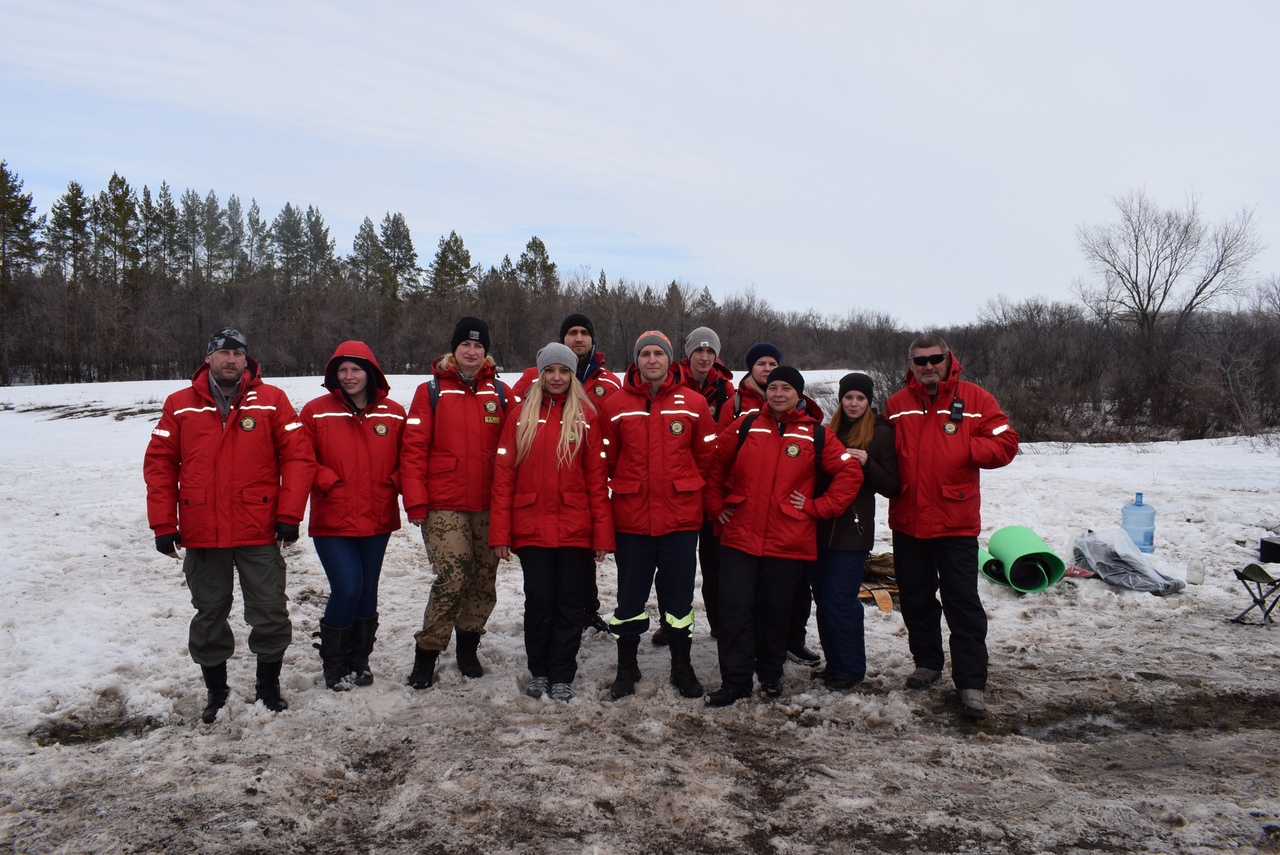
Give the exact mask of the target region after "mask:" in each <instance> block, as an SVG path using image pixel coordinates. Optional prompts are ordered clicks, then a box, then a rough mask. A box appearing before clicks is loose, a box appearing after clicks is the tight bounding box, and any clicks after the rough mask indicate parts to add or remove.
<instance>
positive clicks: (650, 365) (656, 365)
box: [636, 344, 671, 383]
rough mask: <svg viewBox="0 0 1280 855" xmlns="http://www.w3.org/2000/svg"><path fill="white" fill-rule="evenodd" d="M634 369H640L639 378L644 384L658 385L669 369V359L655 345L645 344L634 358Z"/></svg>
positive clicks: (664, 352)
mask: <svg viewBox="0 0 1280 855" xmlns="http://www.w3.org/2000/svg"><path fill="white" fill-rule="evenodd" d="M636 367H637V368H639V369H640V377H641V379H643V380H644V381H645V382H646V383H658V382H661V381H662V380H665V379H666V377H667V372H668V371H669V370H670V369H671V357H669V356H667V352H666V351H665V350H663V349H662V348H660V347H658V346H657V345H656V344H646V345H645V346H644V347H642V348H640V354H639V355H638V356H637V357H636Z"/></svg>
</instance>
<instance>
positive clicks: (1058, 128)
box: [0, 0, 1280, 327]
mask: <svg viewBox="0 0 1280 855" xmlns="http://www.w3.org/2000/svg"><path fill="white" fill-rule="evenodd" d="M0 20H2V21H3V22H4V23H3V26H4V31H5V36H4V47H3V49H0V104H2V105H3V110H2V112H0V115H2V116H3V119H0V158H3V159H5V160H7V161H8V163H9V168H10V169H11V170H13V171H15V172H17V174H18V176H19V177H20V178H21V179H22V180H23V181H24V182H25V185H26V186H25V189H26V190H27V191H28V192H33V193H34V194H35V202H36V205H37V206H38V208H39V210H40V211H41V212H46V211H47V210H48V208H49V206H50V205H51V204H52V203H53V201H54V200H56V198H57V197H58V196H59V195H60V194H61V193H62V192H63V191H64V190H65V188H66V185H67V182H68V181H70V180H76V181H79V182H80V183H81V184H83V185H84V186H85V188H86V189H87V190H89V191H91V192H96V191H97V190H100V189H102V188H103V187H105V185H106V182H107V179H108V178H109V177H110V175H111V173H112V172H113V171H114V172H119V173H120V174H121V175H123V176H124V177H125V178H127V179H128V180H129V182H130V183H131V184H132V185H133V186H134V187H136V188H137V189H139V190H141V188H142V186H143V185H144V184H146V185H150V187H151V189H152V190H153V191H154V190H155V189H156V188H157V187H158V186H159V184H160V182H161V180H167V181H168V182H169V184H170V185H171V186H172V188H173V189H174V195H175V196H177V195H179V194H180V193H181V192H182V190H184V189H186V188H188V187H190V188H193V189H195V190H197V191H198V192H199V193H200V194H201V196H203V195H204V194H205V193H207V192H208V191H209V190H210V189H212V190H214V191H215V192H216V193H217V194H218V196H219V198H220V199H221V200H222V201H223V202H224V203H225V201H226V199H227V197H228V196H229V195H231V194H233V193H234V194H236V195H238V196H240V198H241V200H242V201H243V202H244V204H245V206H246V208H247V207H248V204H249V200H250V198H254V197H256V199H257V200H258V203H259V204H260V206H261V207H262V209H263V211H264V213H265V214H266V215H267V216H268V217H274V216H275V214H276V213H277V212H278V211H279V209H280V207H282V206H283V205H284V203H285V202H293V203H295V204H299V205H301V206H303V207H304V208H305V207H306V206H307V205H315V206H316V207H318V208H319V210H320V211H321V213H322V214H323V215H324V217H325V219H326V222H327V223H328V224H329V226H330V227H331V234H332V236H333V237H334V238H335V239H336V240H337V244H338V252H339V253H340V254H344V255H345V254H347V253H349V252H350V250H351V240H352V237H353V236H354V234H355V231H356V229H357V228H358V226H359V224H360V222H361V221H362V220H363V219H364V218H365V217H366V216H368V217H370V218H371V219H373V220H374V222H375V223H377V222H380V221H381V219H382V217H383V215H384V214H385V213H386V212H388V211H400V212H403V213H404V215H405V217H406V218H407V220H408V223H409V226H410V228H411V229H412V231H413V236H414V241H415V244H416V246H417V249H418V252H419V255H420V261H421V263H422V264H423V266H426V264H427V263H428V262H429V261H430V259H431V256H432V254H433V253H434V252H435V249H436V245H437V243H438V241H439V239H440V237H441V236H442V235H447V234H448V233H449V232H450V231H451V230H456V231H457V232H458V234H459V235H460V236H461V237H462V238H463V240H464V241H465V243H466V245H467V247H468V249H469V250H470V251H471V255H472V259H473V261H476V262H479V263H483V264H484V265H486V266H487V265H490V264H498V263H499V262H500V261H501V260H502V257H503V256H504V255H507V254H510V255H511V257H512V259H513V260H514V259H516V258H517V257H518V256H519V254H520V252H521V250H522V249H523V248H524V245H525V243H526V242H527V241H528V239H529V237H530V236H531V235H535V234H536V235H538V236H539V237H540V238H542V239H543V241H544V242H545V243H546V245H547V248H548V251H549V252H550V255H551V258H552V260H553V261H555V262H556V263H557V264H558V265H559V267H560V269H561V271H562V273H570V272H574V271H578V270H582V269H586V270H588V272H589V274H590V275H591V276H592V277H595V276H597V275H598V274H599V272H600V270H601V269H603V270H604V271H605V272H606V274H607V276H608V277H609V279H610V280H611V281H612V280H616V279H617V278H619V277H623V278H626V279H629V280H633V281H640V282H647V283H656V284H663V283H666V282H669V281H671V280H673V279H675V280H678V281H681V282H686V283H689V284H692V285H694V286H697V287H701V286H703V285H705V286H707V287H709V288H710V289H711V291H712V293H713V294H714V295H715V296H716V297H717V298H722V297H723V296H725V295H728V294H731V293H734V292H740V291H742V290H744V289H746V288H748V287H753V288H754V289H755V290H756V293H757V294H758V295H759V296H761V297H763V298H764V299H766V300H768V301H769V302H770V303H771V304H773V305H774V306H775V307H778V308H781V309H787V310H790V309H805V308H810V307H812V308H816V309H819V310H820V311H823V312H835V313H839V314H843V313H845V312H847V311H849V310H872V311H877V312H887V313H889V314H891V315H893V316H894V317H896V318H897V319H898V320H899V321H901V322H902V323H904V324H905V325H907V326H911V327H923V326H928V325H930V324H935V323H942V322H964V321H968V320H972V319H974V318H975V317H976V316H977V313H978V312H979V310H980V309H981V307H982V305H983V304H984V303H985V302H986V301H987V300H988V299H990V298H991V297H994V296H996V295H998V294H1004V295H1006V296H1008V297H1011V298H1014V299H1018V300H1021V299H1025V298H1028V297H1033V296H1042V297H1047V298H1050V299H1058V300H1069V299H1073V298H1072V293H1071V288H1072V284H1073V282H1074V281H1075V280H1077V279H1078V278H1079V277H1081V276H1084V275H1086V274H1087V272H1088V271H1087V268H1086V267H1085V264H1084V262H1083V260H1082V257H1081V255H1080V252H1079V250H1078V248H1077V245H1076V239H1075V231H1076V228H1077V226H1078V225H1079V224H1081V223H1083V222H1088V223H1101V222H1106V221H1108V220H1109V219H1112V218H1113V216H1114V212H1113V208H1112V207H1111V201H1110V200H1111V197H1113V196H1118V195H1121V194H1123V193H1124V192H1125V191H1126V190H1127V189H1129V188H1132V187H1137V188H1145V189H1146V191H1147V192H1148V194H1149V195H1150V196H1151V197H1152V198H1153V199H1155V200H1156V201H1157V202H1159V203H1161V204H1162V205H1166V206H1175V205H1181V204H1183V203H1184V201H1185V200H1186V198H1187V196H1188V195H1189V194H1193V193H1194V194H1198V195H1199V197H1200V199H1201V206H1202V210H1203V211H1204V213H1205V214H1206V215H1208V217H1209V218H1211V219H1213V220H1217V219H1220V218H1222V217H1224V216H1227V215H1229V214H1232V213H1234V212H1236V211H1238V210H1239V209H1241V208H1251V209H1254V210H1255V216H1256V220H1257V223H1258V227H1259V236H1260V237H1261V238H1262V239H1263V240H1264V241H1266V242H1267V243H1268V244H1270V245H1271V248H1270V249H1269V250H1268V251H1266V252H1264V253H1263V255H1261V256H1260V257H1259V259H1258V261H1257V265H1256V266H1257V269H1258V272H1259V273H1260V274H1272V273H1280V166H1278V165H1277V164H1278V160H1277V152H1278V151H1280V133H1278V131H1280V118H1278V117H1280V111H1278V110H1277V105H1278V104H1280V97H1277V96H1278V95H1280V93H1278V92H1277V89H1278V88H1280V85H1278V84H1280V59H1278V58H1277V57H1280V50H1277V47H1276V44H1277V40H1278V39H1277V36H1280V4H1277V3H1274V2H1269V0H1262V2H1215V3H1207V2H1206V3H1189V2H1171V1H1170V0H1161V2H1115V0H1109V1H1108V2H1078V0H1072V2H1056V3H1055V2H1034V3H1032V2H1026V3H981V4H977V3H955V2H946V3H888V2H877V3H867V2H829V3H805V2H797V3H789V4H783V3H776V2H771V3H763V2H723V3H698V2H690V0H685V2H680V3H669V2H653V0H650V2H646V3H632V4H621V3H608V4H606V3H598V2H581V3H572V2H539V3H520V2H486V3H447V4H446V3H404V2H368V0H366V2H362V3H359V4H354V3H339V2H317V0H309V2H301V0H293V2H256V3H245V2H237V0H220V2H218V3H203V2H201V3H195V2H190V3H188V2H183V3H175V2H158V1H155V0H100V2H89V0H81V2H66V0H41V2H38V3H33V2H29V0H28V2H15V0H0ZM1268 57H1270V58H1268Z"/></svg>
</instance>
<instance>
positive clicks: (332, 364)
mask: <svg viewBox="0 0 1280 855" xmlns="http://www.w3.org/2000/svg"><path fill="white" fill-rule="evenodd" d="M352 357H355V358H356V359H363V360H364V361H365V362H367V363H369V365H370V367H372V368H373V372H372V376H371V377H370V378H369V381H370V382H371V383H372V384H373V387H374V388H375V389H377V390H379V391H380V392H382V395H370V396H369V400H370V402H372V401H373V400H374V399H375V398H380V397H382V396H383V395H385V394H386V393H387V392H390V391H391V384H390V383H388V382H387V378H386V375H384V374H383V373H382V366H381V365H379V364H378V360H376V359H374V357H373V351H372V350H370V349H369V345H367V344H365V343H364V342H362V341H344V342H343V343H342V344H340V345H338V346H337V347H336V348H335V349H334V351H333V356H330V357H329V362H328V364H327V365H325V368H324V387H325V388H326V389H328V390H329V391H331V392H339V391H341V390H342V385H341V384H340V383H338V366H339V365H340V364H342V361H343V360H344V359H350V358H352Z"/></svg>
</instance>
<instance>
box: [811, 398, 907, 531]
mask: <svg viewBox="0 0 1280 855" xmlns="http://www.w3.org/2000/svg"><path fill="white" fill-rule="evenodd" d="M847 436H848V435H847V434H846V435H845V436H842V437H841V439H842V440H843V439H846V438H847ZM876 493H879V494H880V495H882V496H884V497H886V498H890V499H891V498H893V497H894V496H896V495H898V454H897V451H895V450H894V437H893V425H891V424H889V422H888V421H887V420H886V419H885V418H884V417H883V416H881V415H879V414H877V415H876V427H875V431H874V433H872V435H871V445H870V447H869V448H868V449H867V462H866V465H865V466H863V467H862V489H860V490H859V491H858V497H857V498H856V499H854V500H853V504H852V505H850V506H849V507H848V509H847V510H845V512H844V513H843V514H841V515H840V516H838V517H836V518H835V519H834V520H820V521H819V523H818V545H819V546H821V547H824V548H826V549H835V550H839V551H841V552H870V551H871V547H872V546H873V545H874V544H875V540H876V531H875V527H876V495H875V494H876Z"/></svg>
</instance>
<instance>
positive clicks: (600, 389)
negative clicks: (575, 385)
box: [591, 386, 604, 398]
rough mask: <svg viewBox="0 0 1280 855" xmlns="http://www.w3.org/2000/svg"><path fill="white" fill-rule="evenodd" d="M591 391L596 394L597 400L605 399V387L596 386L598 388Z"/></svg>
mask: <svg viewBox="0 0 1280 855" xmlns="http://www.w3.org/2000/svg"><path fill="white" fill-rule="evenodd" d="M591 391H592V392H594V393H595V396H596V397H597V398H603V397H604V387H603V386H596V387H595V388H594V389H592V390H591Z"/></svg>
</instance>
